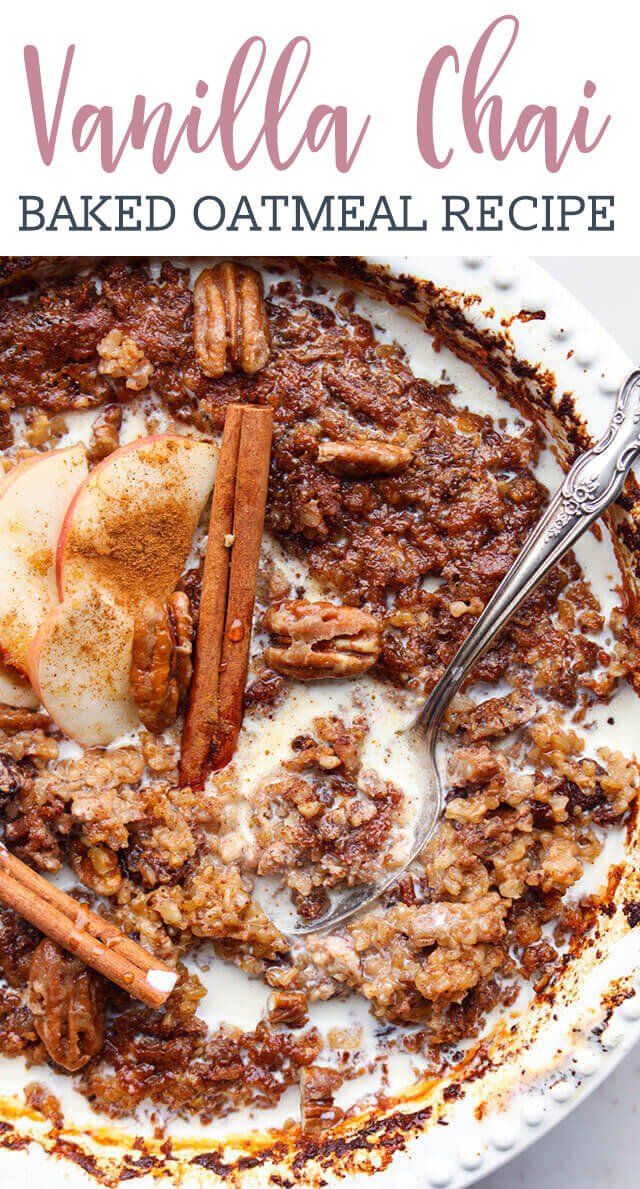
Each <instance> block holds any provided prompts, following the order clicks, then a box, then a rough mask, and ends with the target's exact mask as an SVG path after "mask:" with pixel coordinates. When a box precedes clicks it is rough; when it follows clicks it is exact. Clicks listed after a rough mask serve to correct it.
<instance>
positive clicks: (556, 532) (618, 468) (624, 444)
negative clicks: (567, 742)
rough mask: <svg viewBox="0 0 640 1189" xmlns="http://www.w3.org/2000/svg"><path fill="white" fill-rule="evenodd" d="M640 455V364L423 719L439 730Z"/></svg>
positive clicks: (434, 693) (430, 700)
mask: <svg viewBox="0 0 640 1189" xmlns="http://www.w3.org/2000/svg"><path fill="white" fill-rule="evenodd" d="M638 454H640V368H636V369H634V371H632V372H630V374H629V375H628V376H627V378H626V380H625V381H624V383H623V384H622V387H621V388H620V391H619V393H618V399H617V403H616V410H615V413H614V415H613V417H612V419H611V424H610V425H609V428H608V430H607V432H606V433H605V435H604V437H603V438H602V439H601V440H600V441H599V442H598V443H597V444H596V445H595V446H593V448H592V449H591V450H587V452H586V453H585V454H581V455H580V457H579V458H578V459H576V461H575V462H574V464H573V466H572V467H571V470H570V471H569V472H568V474H567V476H566V478H565V480H564V483H563V484H562V487H561V488H560V490H559V491H558V492H556V494H555V496H554V497H553V499H552V500H551V503H550V504H549V506H548V508H547V510H546V512H545V513H544V516H543V517H542V519H541V520H540V521H539V522H538V524H537V525H536V527H535V528H534V530H533V532H532V533H531V534H530V536H529V537H528V538H527V540H526V541H525V544H524V546H523V548H522V549H521V551H520V553H519V554H518V556H517V558H516V560H515V561H514V563H513V565H512V567H511V569H510V570H509V573H508V574H507V575H506V577H505V578H503V580H502V582H501V583H500V586H499V587H498V589H497V590H496V591H495V593H494V594H493V596H492V598H491V599H490V600H489V602H488V603H487V605H486V607H485V609H484V611H483V612H482V615H481V616H480V618H479V619H478V620H477V622H476V623H475V625H474V627H473V628H472V630H471V632H470V633H469V635H468V636H467V638H466V640H465V641H464V643H463V644H462V646H461V647H460V649H459V650H458V652H457V653H456V656H455V657H454V659H453V661H452V662H451V664H450V666H449V668H448V669H447V670H446V672H445V673H444V674H443V676H442V678H441V679H440V681H439V682H438V683H437V684H436V685H435V686H434V688H433V690H432V692H431V694H430V696H429V698H428V699H427V702H426V704H425V706H424V708H423V710H422V711H421V713H420V716H419V720H418V721H419V722H424V723H425V724H426V723H427V722H428V724H429V728H430V729H431V730H433V729H434V728H435V727H436V726H437V723H438V722H439V721H440V718H441V717H442V714H443V713H444V710H445V708H446V706H447V704H448V703H449V701H450V700H451V698H452V697H453V696H454V694H455V693H456V691H457V690H458V689H459V688H460V685H461V684H462V682H463V681H464V679H465V677H466V676H467V674H468V672H469V670H470V669H471V668H473V666H474V664H475V663H476V661H477V660H479V658H480V657H481V656H482V654H483V653H484V652H486V650H487V649H488V648H489V646H490V645H491V644H492V642H493V640H494V639H495V637H496V636H497V634H498V632H499V631H500V630H501V629H502V628H503V627H504V626H505V624H506V623H507V622H508V620H509V619H511V616H512V615H514V614H515V612H516V611H517V609H518V607H520V605H521V603H523V602H524V600H525V599H526V598H527V595H529V594H530V593H531V591H532V590H533V589H534V588H535V587H536V586H537V585H538V583H539V582H541V581H542V579H543V578H544V577H545V575H546V574H548V572H549V570H550V569H551V568H552V566H554V565H555V564H556V562H558V561H560V559H561V558H562V557H563V556H564V554H565V553H567V551H568V550H569V549H571V547H572V545H574V544H575V542H576V541H577V540H578V537H581V536H582V534H583V533H584V532H586V530H587V529H588V528H589V526H590V525H591V524H593V522H594V520H597V519H598V517H599V516H601V515H602V513H603V512H604V511H605V510H606V508H608V507H609V505H610V504H612V503H613V502H614V500H616V499H617V497H618V496H619V495H620V492H621V491H622V487H623V484H624V480H625V477H626V475H627V472H628V471H629V469H630V467H631V464H632V463H633V461H634V460H635V458H637V456H638Z"/></svg>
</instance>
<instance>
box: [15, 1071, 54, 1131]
mask: <svg viewBox="0 0 640 1189" xmlns="http://www.w3.org/2000/svg"><path fill="white" fill-rule="evenodd" d="M24 1100H25V1102H26V1104H27V1106H30V1107H31V1109H32V1110H34V1111H38V1114H40V1115H42V1116H43V1118H45V1119H48V1120H49V1122H50V1123H52V1124H53V1126H54V1127H57V1128H58V1129H60V1128H61V1127H63V1126H64V1115H63V1113H62V1107H61V1106H60V1100H59V1098H56V1096H55V1094H52V1092H51V1090H49V1089H48V1087H47V1086H45V1085H43V1083H42V1082H29V1083H28V1084H27V1085H26V1086H25V1088H24Z"/></svg>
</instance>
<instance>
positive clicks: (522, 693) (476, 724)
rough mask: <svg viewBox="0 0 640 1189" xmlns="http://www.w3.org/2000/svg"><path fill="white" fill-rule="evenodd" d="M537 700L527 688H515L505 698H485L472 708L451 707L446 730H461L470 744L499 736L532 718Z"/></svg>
mask: <svg viewBox="0 0 640 1189" xmlns="http://www.w3.org/2000/svg"><path fill="white" fill-rule="evenodd" d="M537 711H538V703H537V701H536V699H535V698H534V696H533V694H530V693H529V692H528V690H514V691H513V693H510V694H507V695H506V697H504V698H487V700H486V701H485V702H479V703H478V704H477V705H476V706H473V707H472V708H471V709H469V708H465V709H464V710H463V711H461V712H456V711H455V710H453V709H452V710H451V711H450V712H449V714H448V715H447V730H448V731H449V732H450V733H455V732H460V733H461V734H462V735H463V736H464V738H465V740H466V741H467V742H469V743H477V742H479V741H480V740H482V739H499V738H500V737H501V736H502V735H508V734H509V733H510V732H511V731H515V730H517V728H518V727H522V726H525V725H526V724H527V723H528V722H531V719H532V718H535V716H536V713H537Z"/></svg>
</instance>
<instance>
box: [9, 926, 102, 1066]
mask: <svg viewBox="0 0 640 1189" xmlns="http://www.w3.org/2000/svg"><path fill="white" fill-rule="evenodd" d="M28 1004H29V1008H30V1010H31V1014H32V1016H33V1023H34V1027H35V1029H36V1032H37V1033H38V1036H39V1037H40V1039H41V1041H42V1043H43V1045H44V1046H45V1048H46V1050H47V1052H48V1054H49V1056H50V1057H51V1058H52V1059H53V1060H54V1061H55V1062H56V1063H57V1064H58V1065H62V1067H63V1069H68V1070H69V1071H70V1072H72V1071H73V1070H75V1069H81V1068H82V1066H83V1065H86V1064H87V1061H90V1060H91V1058H92V1057H95V1055H96V1053H99V1052H100V1050H101V1048H102V1046H103V1044H104V988H103V984H102V980H101V979H100V978H99V976H98V975H97V974H94V973H93V971H92V970H88V969H87V967H86V966H85V965H84V963H83V962H81V961H80V960H79V959H78V958H74V957H73V956H72V955H71V954H67V953H65V951H64V950H62V949H60V947H59V946H58V945H56V944H55V942H53V941H49V939H48V938H45V940H44V941H41V942H40V945H39V946H38V947H37V949H36V950H35V951H34V954H33V958H32V959H31V966H30V968H29V995H28Z"/></svg>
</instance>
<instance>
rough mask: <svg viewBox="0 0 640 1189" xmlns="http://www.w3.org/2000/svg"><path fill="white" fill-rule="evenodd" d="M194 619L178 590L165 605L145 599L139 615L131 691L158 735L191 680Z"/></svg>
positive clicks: (142, 714) (135, 628)
mask: <svg viewBox="0 0 640 1189" xmlns="http://www.w3.org/2000/svg"><path fill="white" fill-rule="evenodd" d="M192 642H193V620H192V618H191V610H190V606H189V599H188V598H187V596H186V594H184V592H183V591H180V590H176V591H174V593H173V594H172V595H171V598H170V599H169V600H168V602H167V603H166V604H165V605H164V606H163V605H162V604H161V603H158V602H157V601H156V600H155V599H146V600H145V602H144V603H143V604H142V606H141V607H140V610H139V611H138V614H137V615H136V619H135V625H134V632H133V648H132V653H131V676H130V680H131V693H132V694H133V698H134V701H135V703H136V706H137V707H138V713H139V715H140V718H141V720H142V722H143V723H144V725H145V727H147V729H148V730H149V731H152V732H153V733H154V734H156V735H158V734H160V732H161V731H164V730H165V729H166V728H167V727H168V726H169V725H170V724H171V723H172V722H173V721H174V719H175V717H176V715H177V713H178V709H179V706H180V703H181V701H182V699H183V697H184V695H185V694H186V692H187V690H188V688H189V683H190V681H191V672H192V662H191V651H192Z"/></svg>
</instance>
